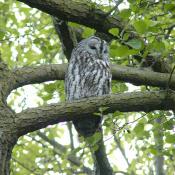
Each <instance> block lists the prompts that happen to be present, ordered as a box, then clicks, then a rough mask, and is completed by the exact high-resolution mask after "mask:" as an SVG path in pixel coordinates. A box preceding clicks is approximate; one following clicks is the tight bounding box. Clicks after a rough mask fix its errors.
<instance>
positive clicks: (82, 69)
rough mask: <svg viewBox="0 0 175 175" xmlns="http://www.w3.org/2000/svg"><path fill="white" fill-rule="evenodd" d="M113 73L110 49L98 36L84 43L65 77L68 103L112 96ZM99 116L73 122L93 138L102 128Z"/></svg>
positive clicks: (73, 54) (76, 52) (73, 53)
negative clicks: (111, 71)
mask: <svg viewBox="0 0 175 175" xmlns="http://www.w3.org/2000/svg"><path fill="white" fill-rule="evenodd" d="M110 86H111V73H110V67H109V56H108V46H107V43H106V42H105V41H104V40H101V39H100V38H98V37H96V36H92V37H90V38H87V39H84V40H82V41H81V42H80V43H79V44H78V45H77V46H76V47H75V48H74V49H73V51H72V55H71V59H70V61H69V65H68V70H67V73H66V77H65V89H66V95H67V101H69V102H71V101H73V100H77V99H82V98H87V97H92V96H100V95H103V94H109V93H110ZM100 123H101V118H100V116H93V115H91V116H87V117H86V118H83V119H77V120H74V121H73V124H74V126H75V128H76V130H77V131H78V133H79V134H80V135H81V136H84V137H87V136H91V135H92V134H94V133H95V132H96V131H97V130H98V129H99V127H100Z"/></svg>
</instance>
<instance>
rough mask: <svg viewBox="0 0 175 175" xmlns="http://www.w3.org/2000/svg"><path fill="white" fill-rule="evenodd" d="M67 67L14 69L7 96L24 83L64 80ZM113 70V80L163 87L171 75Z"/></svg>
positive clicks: (172, 84) (174, 77)
mask: <svg viewBox="0 0 175 175" xmlns="http://www.w3.org/2000/svg"><path fill="white" fill-rule="evenodd" d="M66 69H67V64H49V65H41V66H32V67H24V68H18V69H15V70H12V71H11V73H10V74H9V76H8V77H7V78H6V85H5V86H4V90H3V91H4V93H5V96H6V97H7V96H8V95H9V93H10V92H11V91H12V90H13V89H16V88H18V87H21V86H24V85H28V84H35V83H43V82H45V81H52V80H64V77H65V71H66ZM111 71H112V79H113V80H120V81H124V82H128V83H132V84H134V85H149V86H156V87H163V88H165V87H167V84H168V81H169V77H170V74H169V73H158V72H153V71H150V70H148V69H141V68H133V67H127V66H119V65H111ZM169 88H171V89H175V75H172V78H171V81H170V84H169Z"/></svg>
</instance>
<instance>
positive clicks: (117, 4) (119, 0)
mask: <svg viewBox="0 0 175 175" xmlns="http://www.w3.org/2000/svg"><path fill="white" fill-rule="evenodd" d="M122 1H123V0H118V1H117V2H116V5H115V6H114V7H113V8H112V9H111V10H110V11H109V12H107V13H106V14H105V16H106V17H108V16H109V15H110V14H111V13H112V12H113V11H116V10H117V9H118V6H119V5H120V4H121V3H122Z"/></svg>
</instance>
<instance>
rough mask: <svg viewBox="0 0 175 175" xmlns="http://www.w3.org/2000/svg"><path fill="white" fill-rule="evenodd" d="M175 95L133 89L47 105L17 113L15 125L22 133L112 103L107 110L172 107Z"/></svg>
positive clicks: (147, 109)
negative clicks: (134, 90) (129, 91)
mask: <svg viewBox="0 0 175 175" xmlns="http://www.w3.org/2000/svg"><path fill="white" fill-rule="evenodd" d="M174 98H175V94H174V93H173V92H169V93H167V91H160V92H159V91H155V92H132V93H124V94H112V95H104V96H100V97H91V98H86V99H82V100H77V101H74V102H72V103H69V102H64V103H58V104H51V105H45V106H41V107H38V108H31V109H27V110H24V111H22V112H21V113H18V114H16V118H15V127H16V128H17V130H18V135H19V136H21V135H24V134H26V133H28V132H32V131H35V130H37V129H41V128H44V127H46V126H47V125H52V124H56V123H59V122H65V121H70V120H73V119H77V118H82V117H87V116H89V115H90V114H92V113H94V112H98V111H99V108H100V107H108V109H107V110H106V111H105V113H109V112H114V111H122V112H131V111H135V112H138V111H146V112H149V111H153V110H171V109H174Z"/></svg>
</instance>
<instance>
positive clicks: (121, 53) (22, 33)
mask: <svg viewBox="0 0 175 175" xmlns="http://www.w3.org/2000/svg"><path fill="white" fill-rule="evenodd" d="M114 2H115V1H111V0H109V2H108V3H107V2H106V5H103V2H101V1H99V4H98V5H97V4H95V3H93V4H92V5H93V7H94V6H95V7H98V8H100V9H102V10H104V11H106V12H108V11H109V10H110V9H111V8H112V7H113V6H114V5H115V3H114ZM88 3H91V1H88ZM122 4H123V5H122ZM0 14H1V15H0V21H1V22H0V52H1V54H2V59H3V61H5V62H6V63H7V65H8V66H9V67H10V68H15V67H21V66H27V65H38V64H49V63H63V62H65V61H66V59H65V56H64V55H63V51H62V50H61V43H60V41H59V39H58V36H57V35H56V33H55V30H54V27H53V24H52V20H51V18H50V16H49V15H47V14H45V13H42V12H41V11H38V10H36V9H32V8H29V7H28V6H26V5H24V4H22V3H18V2H14V1H13V0H0ZM174 14H175V2H174V1H171V0H165V1H148V0H142V1H141V0H128V1H125V2H122V3H121V4H120V5H119V7H118V9H117V10H114V11H113V12H112V13H111V15H113V16H117V17H119V18H120V19H121V20H122V21H123V22H124V24H125V25H124V28H123V30H122V31H119V29H118V28H112V29H110V31H109V32H110V33H111V34H112V35H113V36H114V37H115V38H116V40H114V41H112V43H111V45H110V57H111V62H112V63H116V64H123V65H128V66H139V63H140V62H141V61H142V60H138V59H135V56H136V55H137V56H139V57H141V58H142V59H144V58H146V56H147V55H148V54H151V55H153V56H156V57H158V59H163V60H164V61H167V62H168V63H169V64H171V65H173V64H174V63H173V62H174V59H175V50H174V48H175V42H174V41H175V38H174V37H175V30H174V28H173V25H174V24H175V18H174ZM69 25H71V26H73V27H75V28H79V27H81V28H82V26H81V25H79V24H74V23H70V24H69ZM94 33H95V30H94V29H90V28H87V27H85V26H83V37H88V36H90V35H92V34H94ZM132 34H136V35H135V36H136V37H135V38H130V35H132ZM26 88H27V87H23V88H19V89H18V90H16V91H14V92H13V94H11V96H10V97H9V98H8V103H9V105H10V106H12V107H13V109H14V110H16V111H20V110H22V109H25V108H27V107H30V106H38V105H42V104H44V103H51V102H58V101H61V100H64V99H65V97H64V82H63V81H56V82H48V83H45V84H41V85H33V86H31V88H32V89H33V91H32V94H30V95H31V96H32V99H31V100H30V101H27V100H26V98H28V96H29V95H26V94H28V93H29V92H28V90H26ZM135 89H136V88H135V87H133V86H131V85H128V84H126V83H121V82H116V81H115V82H113V84H112V91H113V92H114V93H121V92H127V91H128V90H129V91H131V90H135ZM147 89H148V88H144V87H142V88H140V90H142V91H145V90H147ZM149 89H150V90H151V88H149ZM31 103H32V104H31ZM174 126H175V119H174V116H173V113H172V112H171V111H155V112H152V113H127V114H126V113H122V112H118V111H116V112H115V113H113V114H108V115H105V116H104V122H103V128H104V135H105V136H104V140H105V145H106V146H107V152H108V153H109V158H110V160H111V163H112V166H113V168H114V170H115V171H118V170H120V171H124V172H127V173H129V174H131V173H133V174H152V172H155V167H154V161H155V158H156V157H157V156H158V155H159V156H163V157H164V167H165V170H166V172H167V174H173V172H175V169H174V167H175V163H174V162H175V161H174V160H175V148H174V143H175V135H174ZM68 128H69V129H68ZM40 132H41V133H43V134H44V135H45V136H46V138H47V139H48V140H47V139H43V138H42V137H41V136H39V135H38V133H37V132H33V133H30V134H28V135H26V136H24V137H21V138H20V140H19V141H18V144H17V145H16V147H15V149H14V150H13V156H12V164H11V169H12V173H11V174H12V175H17V174H18V175H24V174H25V175H33V174H43V175H49V174H54V173H55V174H56V173H57V174H58V172H59V173H60V174H67V175H69V174H73V173H74V172H77V171H78V172H81V171H83V168H82V167H83V165H86V166H87V167H92V159H91V156H90V152H89V150H88V149H87V148H86V145H85V144H84V143H83V142H81V141H80V140H78V139H77V136H76V133H75V131H74V129H71V128H70V127H67V125H66V124H59V125H54V126H48V128H45V129H43V130H41V131H40ZM72 132H73V134H74V136H73V138H74V142H73V143H72V142H71V139H69V137H70V135H71V133H72ZM96 137H97V138H96ZM98 138H99V135H98V134H97V135H95V136H93V137H92V138H89V142H93V143H94V144H95V143H96V142H95V141H96V139H98ZM157 138H158V139H157ZM54 141H56V142H58V143H61V144H62V147H60V146H58V145H55V144H54V143H55V142H54ZM79 141H80V143H78V142H79ZM158 146H159V147H158ZM63 148H64V151H63ZM116 154H120V156H116ZM70 155H73V156H74V157H76V156H77V157H78V158H79V160H80V163H81V166H78V167H79V168H77V166H76V163H75V162H73V161H70ZM120 159H121V160H122V162H123V165H121V164H120V162H121V160H120ZM118 162H119V163H118ZM63 172H64V173H63ZM79 174H84V173H83V172H82V173H79Z"/></svg>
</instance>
